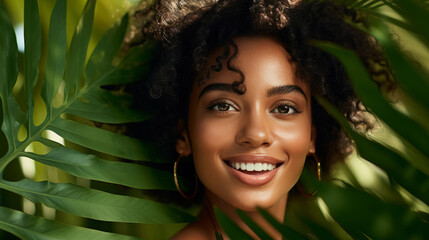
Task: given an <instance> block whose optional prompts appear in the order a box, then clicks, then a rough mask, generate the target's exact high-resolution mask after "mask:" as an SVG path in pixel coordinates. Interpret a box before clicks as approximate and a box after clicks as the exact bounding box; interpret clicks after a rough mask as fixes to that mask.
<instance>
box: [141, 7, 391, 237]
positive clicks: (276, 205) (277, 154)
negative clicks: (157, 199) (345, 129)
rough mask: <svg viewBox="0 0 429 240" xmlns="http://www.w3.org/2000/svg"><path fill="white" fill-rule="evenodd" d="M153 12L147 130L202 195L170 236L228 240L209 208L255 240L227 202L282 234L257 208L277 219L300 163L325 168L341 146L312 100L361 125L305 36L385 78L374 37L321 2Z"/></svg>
mask: <svg viewBox="0 0 429 240" xmlns="http://www.w3.org/2000/svg"><path fill="white" fill-rule="evenodd" d="M189 9H190V10H191V11H190V13H185V14H184V13H183V11H186V10H189ZM158 16H159V17H158V21H157V22H156V24H154V25H153V26H152V28H151V32H152V33H154V34H155V36H156V38H158V39H159V40H161V41H162V47H161V50H160V51H161V52H160V53H159V55H158V58H157V59H156V61H155V62H154V66H153V71H152V73H151V74H150V77H149V79H147V80H146V81H144V87H143V88H142V90H141V94H142V95H143V94H146V93H147V95H148V96H149V97H148V98H142V99H144V101H143V103H142V104H143V105H144V107H145V108H147V106H150V107H151V108H152V110H153V111H154V112H155V116H156V117H155V120H154V121H153V122H152V125H149V124H147V123H146V127H147V126H150V127H147V129H145V130H144V131H145V133H146V137H148V138H152V137H156V139H157V140H158V142H159V143H160V145H161V146H163V150H164V151H166V152H167V153H166V156H167V157H170V158H171V159H177V160H176V162H175V173H176V170H178V169H179V168H184V167H186V166H185V165H181V164H179V160H180V159H182V157H190V158H192V160H193V163H194V166H195V170H194V169H193V168H192V169H191V170H192V171H191V173H190V174H188V175H189V177H190V178H191V179H192V177H193V173H192V172H193V171H195V173H196V174H197V176H198V180H199V181H200V182H201V183H200V186H201V185H202V186H203V187H200V189H199V191H198V192H199V194H201V195H203V199H204V200H203V202H204V204H203V207H202V210H201V213H200V215H199V220H198V221H196V222H194V223H191V224H189V225H188V226H187V227H185V228H184V229H183V230H182V231H180V232H179V233H178V234H177V235H175V236H174V239H215V236H216V233H219V234H221V235H222V236H223V237H224V239H227V236H226V234H225V233H224V232H223V231H222V229H220V228H219V226H218V225H217V223H216V221H215V219H214V217H213V209H212V207H213V205H216V206H217V207H219V208H220V209H221V210H222V211H223V212H225V213H226V214H227V215H228V216H229V217H231V218H232V219H233V220H234V221H235V222H236V223H237V224H238V225H239V226H241V227H242V228H243V229H244V230H245V231H246V232H247V233H248V234H249V235H251V236H253V237H254V238H257V236H256V235H255V234H254V233H253V232H252V231H251V229H250V228H248V227H247V226H246V225H245V224H244V223H243V222H242V221H241V220H240V218H239V217H238V216H237V214H236V212H235V209H236V208H238V209H241V210H244V211H246V212H247V213H248V214H249V215H250V216H251V217H252V218H253V219H254V220H255V221H256V222H257V223H259V224H260V225H261V226H263V228H264V229H265V230H266V231H267V232H268V233H269V234H270V235H272V236H273V237H274V238H275V239H280V238H281V236H280V234H279V233H278V232H276V231H275V230H274V229H272V228H271V227H270V226H269V224H267V223H266V222H264V221H263V219H262V217H260V216H259V215H258V214H257V213H256V212H255V210H256V208H257V207H262V208H264V209H267V210H268V211H269V212H270V213H271V214H272V215H273V216H275V217H276V218H277V219H278V220H279V221H282V220H283V216H284V212H285V208H286V204H287V200H288V196H289V195H290V194H289V192H290V191H291V189H292V188H293V187H294V185H295V184H296V183H297V181H298V179H299V177H300V175H301V172H302V169H303V167H304V163H305V162H306V161H307V162H313V163H316V164H315V165H316V166H317V167H318V173H319V174H320V168H319V167H320V166H322V167H323V172H322V174H323V175H324V176H325V175H327V174H328V172H329V169H330V166H331V165H332V163H333V162H334V161H336V160H341V159H344V157H345V155H346V154H347V152H348V151H349V150H350V147H349V145H350V144H349V141H348V140H347V138H346V137H344V135H343V134H342V132H341V128H340V126H339V125H338V124H337V123H336V122H335V121H334V120H333V119H332V118H331V117H330V116H329V115H328V114H327V113H326V112H325V110H324V109H323V108H321V106H320V105H319V104H318V103H317V102H316V101H315V100H314V98H313V96H316V95H318V96H323V97H325V98H327V99H328V100H330V101H331V102H332V103H334V104H336V106H337V107H338V108H339V109H340V110H341V111H342V112H343V113H344V114H345V115H346V116H347V117H348V118H349V120H350V122H351V123H353V124H354V125H355V126H358V125H362V126H364V127H366V126H368V123H367V122H366V121H364V119H362V118H361V117H360V116H361V114H360V113H362V111H363V110H362V107H361V106H360V104H359V101H358V99H357V98H356V96H355V95H354V93H353V91H352V89H351V86H350V83H349V81H348V79H347V76H346V73H345V71H344V68H343V66H342V65H341V64H340V63H339V62H338V61H337V60H336V59H335V58H334V57H332V56H330V55H329V54H326V53H324V52H323V51H321V50H319V49H317V48H316V47H313V46H312V45H311V44H310V43H309V40H312V39H317V40H325V41H330V42H334V43H337V44H340V45H342V46H344V47H347V48H351V49H354V50H355V51H356V53H357V54H358V55H359V57H360V58H361V60H362V61H363V62H364V63H365V64H366V66H367V68H368V70H369V72H370V73H372V74H373V75H376V74H377V75H378V79H380V81H381V82H383V81H384V82H388V81H390V79H386V78H387V77H386V76H389V75H388V74H385V73H386V70H384V68H383V66H384V65H383V64H384V63H383V59H382V57H381V54H380V53H379V51H378V50H377V48H376V46H375V43H374V41H373V39H371V38H369V37H368V36H367V35H366V34H365V33H363V32H362V31H360V30H358V29H356V28H355V27H353V26H351V25H349V24H348V23H346V22H345V19H348V20H351V21H354V22H362V19H359V18H358V16H357V15H356V13H355V12H354V11H352V10H349V9H347V8H346V7H344V6H342V5H336V4H334V3H331V2H329V1H323V2H318V1H313V2H298V3H292V2H291V3H290V2H288V1H268V0H267V1H249V0H247V1H245V0H233V1H231V0H229V1H222V0H221V1H218V2H214V3H209V4H207V5H206V6H204V7H201V8H200V7H196V6H195V5H192V4H186V3H183V2H182V1H179V2H172V3H171V1H170V2H168V1H165V2H163V3H162V4H161V7H160V8H159V11H158ZM375 63H378V64H377V66H376V64H375ZM376 67H378V69H377V71H376V69H375V68H376ZM380 68H381V70H380ZM154 125H155V126H154ZM150 133H151V134H150ZM167 149H171V150H173V149H174V150H175V152H168V150H167ZM306 159H307V160H306ZM319 164H320V165H319ZM182 166H183V167H182ZM176 185H177V187H178V190H179V191H180V193H181V194H182V195H183V196H184V197H185V198H190V197H191V196H190V195H192V192H186V193H185V192H183V191H182V189H181V186H180V182H176ZM201 188H202V189H201Z"/></svg>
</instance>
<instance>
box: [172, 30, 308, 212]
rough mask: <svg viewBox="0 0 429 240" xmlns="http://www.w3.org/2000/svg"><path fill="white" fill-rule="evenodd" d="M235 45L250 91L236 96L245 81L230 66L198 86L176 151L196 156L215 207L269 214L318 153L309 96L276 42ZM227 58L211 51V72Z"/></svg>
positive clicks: (263, 39) (253, 40) (248, 40)
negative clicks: (307, 161) (219, 204)
mask: <svg viewBox="0 0 429 240" xmlns="http://www.w3.org/2000/svg"><path fill="white" fill-rule="evenodd" d="M234 42H235V43H236V44H237V46H238V55H237V56H236V57H235V58H234V59H233V60H232V61H231V65H232V66H234V67H235V68H237V69H240V70H241V71H242V73H243V74H244V76H245V81H244V86H245V88H246V92H245V93H244V94H242V95H239V94H237V93H235V92H234V91H233V90H232V89H233V88H232V86H231V83H233V82H234V81H237V80H239V79H240V77H239V75H238V74H237V73H235V72H233V71H230V70H228V69H227V67H226V62H225V61H224V62H223V64H222V66H223V67H222V70H221V71H220V72H215V71H211V72H210V78H208V79H206V80H205V81H204V83H202V84H201V83H200V84H199V83H198V81H195V83H194V86H193V88H192V92H191V96H190V101H189V116H188V117H189V121H188V125H187V128H188V129H187V130H188V131H187V132H186V131H184V133H183V134H184V139H185V140H179V142H178V145H177V146H178V150H180V151H184V152H185V153H189V154H190V153H192V155H193V159H194V163H195V169H196V171H197V174H198V176H199V178H200V180H201V182H202V183H203V184H204V186H205V187H206V191H207V194H208V195H209V196H212V197H213V198H216V199H217V200H216V201H222V202H224V203H227V204H229V205H232V206H233V207H235V208H240V209H242V210H254V209H255V208H256V207H257V206H258V207H262V208H269V207H271V206H273V205H274V204H276V203H278V202H279V201H280V200H282V199H283V200H284V199H285V198H286V196H287V193H288V192H289V190H290V189H291V188H292V187H293V186H294V184H295V183H296V182H297V181H298V178H299V176H300V174H301V171H302V168H303V165H304V161H305V157H306V155H307V154H308V153H309V152H314V150H315V149H314V140H315V139H314V138H315V130H314V129H313V131H312V123H311V106H310V102H311V101H310V90H309V88H308V86H307V85H306V84H305V83H303V82H301V81H300V80H299V79H297V77H296V76H295V67H294V64H293V63H291V61H290V57H289V54H288V53H287V52H286V50H285V49H284V48H283V47H282V46H281V44H280V43H279V42H278V41H276V40H275V39H272V38H269V37H240V38H237V39H235V40H234ZM222 53H223V49H220V50H218V51H215V52H213V53H212V54H211V55H210V56H209V59H208V64H207V65H208V66H209V67H210V66H211V65H213V64H215V63H216V60H215V59H216V57H217V56H219V55H222ZM207 69H208V68H207ZM207 69H206V70H204V71H203V72H205V73H206V72H207ZM201 74H203V73H201Z"/></svg>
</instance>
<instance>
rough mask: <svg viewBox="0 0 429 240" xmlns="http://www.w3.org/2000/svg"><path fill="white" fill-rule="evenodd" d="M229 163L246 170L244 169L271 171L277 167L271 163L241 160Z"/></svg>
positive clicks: (238, 168)
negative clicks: (240, 161)
mask: <svg viewBox="0 0 429 240" xmlns="http://www.w3.org/2000/svg"><path fill="white" fill-rule="evenodd" d="M229 165H230V166H231V167H233V168H235V169H237V170H240V169H241V170H244V171H249V172H252V171H256V172H261V171H267V170H268V171H271V170H273V169H275V168H276V165H275V164H271V163H244V162H242V163H239V162H230V163H229Z"/></svg>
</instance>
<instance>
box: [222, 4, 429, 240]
mask: <svg viewBox="0 0 429 240" xmlns="http://www.w3.org/2000/svg"><path fill="white" fill-rule="evenodd" d="M348 2H349V4H350V6H351V7H353V8H355V9H356V10H358V12H359V13H360V14H366V15H367V16H368V17H369V18H370V26H369V27H368V28H364V30H365V31H367V32H368V33H370V34H371V35H372V36H374V38H375V39H376V40H377V41H378V43H379V44H380V45H381V46H382V48H383V51H384V53H385V56H386V58H387V59H388V61H389V64H390V66H391V67H392V70H393V73H394V74H395V77H396V79H397V84H398V88H399V89H398V90H397V91H398V92H400V93H401V96H402V98H403V99H407V100H408V101H407V105H406V106H405V107H406V109H408V110H409V111H408V112H404V111H400V110H398V108H397V107H395V106H394V105H393V104H392V103H391V100H389V99H388V96H387V95H386V94H384V93H383V92H380V90H379V88H378V87H377V85H376V83H375V82H374V81H373V80H372V79H371V78H370V75H369V74H368V72H367V71H366V69H365V67H364V66H363V64H362V63H361V61H360V60H359V58H358V57H357V56H356V54H355V53H354V52H353V51H351V50H349V49H345V48H343V47H340V46H337V45H334V44H332V43H328V42H322V41H316V40H314V41H313V44H315V45H316V46H318V47H319V48H321V49H323V50H324V51H327V52H329V53H330V54H333V55H334V56H336V57H337V58H338V59H339V60H340V61H341V62H342V63H343V64H344V67H345V69H346V71H347V73H348V76H349V77H350V79H351V81H352V84H353V86H354V89H355V92H356V93H357V95H358V96H359V98H360V99H361V100H362V102H363V104H364V105H365V106H366V107H367V109H369V111H370V112H371V113H373V114H374V115H375V116H377V118H378V119H379V120H380V122H382V123H383V124H384V125H385V126H387V127H389V128H390V129H391V130H392V132H393V133H394V134H395V135H397V136H398V138H399V139H400V140H401V142H402V143H403V144H404V146H406V148H407V149H406V150H404V151H399V150H398V149H395V148H392V147H391V146H389V145H388V144H386V143H384V142H378V141H376V140H374V139H371V137H369V136H365V135H363V134H362V133H360V132H359V131H358V130H357V129H353V128H352V127H351V125H350V124H349V123H348V122H347V120H346V119H345V118H344V116H342V114H341V113H340V112H339V111H338V110H337V109H336V108H335V107H333V105H332V104H331V103H330V102H328V101H327V100H326V99H323V98H321V97H318V101H319V102H320V103H321V104H322V106H324V107H325V109H326V110H327V111H328V112H330V114H331V115H332V116H333V117H334V118H335V119H337V121H339V122H340V123H341V125H342V126H343V128H344V130H345V131H346V132H347V134H348V135H349V136H350V137H351V138H352V139H353V140H354V142H355V145H356V149H357V152H358V154H359V155H360V156H361V157H362V158H364V159H365V160H366V161H368V162H370V163H372V164H374V165H375V166H376V167H378V168H379V169H380V170H382V171H383V172H384V173H385V174H386V175H387V176H388V179H389V184H388V186H387V187H388V189H387V190H388V191H390V192H391V193H393V194H391V195H393V196H395V197H391V198H386V197H383V195H385V194H383V193H380V192H376V191H374V190H373V189H372V190H371V189H365V188H363V187H362V186H360V185H359V184H358V183H355V184H354V185H351V184H350V183H346V182H344V181H338V180H332V181H327V180H324V181H322V182H318V181H317V180H315V179H314V177H312V176H311V174H308V173H307V172H305V171H304V173H303V176H302V177H303V179H304V180H306V181H307V182H309V183H310V184H312V185H314V186H316V187H317V190H318V192H317V195H316V197H317V198H319V199H321V200H323V202H324V204H326V206H327V208H328V209H329V213H330V216H332V217H333V219H334V221H332V220H329V219H326V218H324V221H325V222H326V221H328V222H330V223H332V224H334V225H335V222H336V223H338V224H339V225H340V226H341V228H342V230H343V231H345V233H346V235H345V236H344V235H341V236H340V235H338V232H335V231H336V230H335V229H333V228H332V227H327V226H329V224H321V223H320V218H319V219H318V218H316V217H314V216H311V215H310V214H308V213H307V214H301V215H300V217H301V219H300V221H301V222H302V223H303V225H304V227H302V226H301V228H300V229H298V228H296V229H294V228H291V227H290V226H286V225H282V224H280V223H279V222H277V221H276V220H275V219H274V218H273V217H271V216H270V215H269V214H268V213H267V212H265V211H264V210H261V214H262V215H263V216H264V217H265V219H266V220H267V221H268V222H270V223H271V224H272V225H273V226H274V227H276V229H278V230H279V232H281V233H282V234H283V236H284V237H285V238H287V239H344V237H345V238H348V239H427V237H428V236H429V223H428V220H429V218H428V217H429V214H428V206H429V194H428V193H429V177H428V175H429V151H428V149H429V148H428V147H427V143H428V140H429V128H428V125H427V123H428V122H429V118H428V117H427V116H428V110H429V104H428V103H429V98H428V95H427V93H428V90H429V74H428V73H427V72H426V71H425V70H424V69H422V68H421V66H419V65H417V64H416V63H415V61H414V60H412V59H410V58H409V56H408V55H407V54H405V53H404V52H403V50H401V49H400V47H399V46H398V42H396V41H395V40H393V37H392V35H391V34H390V33H389V31H388V29H389V27H388V25H386V22H387V23H390V24H394V25H396V26H399V27H401V28H403V29H405V30H407V31H409V32H410V33H412V34H413V35H415V36H416V38H417V39H418V40H419V41H420V42H421V44H423V45H424V46H425V47H426V49H427V48H428V47H429V34H428V33H429V31H428V29H427V28H428V25H427V24H426V23H425V22H426V19H427V16H429V8H428V6H429V2H428V1H416V0H411V1H408V0H407V1H406V0H397V1H383V0H361V1H348ZM383 7H389V8H390V9H391V10H393V11H395V13H396V14H398V15H399V16H400V17H399V18H393V17H391V16H388V15H385V14H384V13H383V11H380V9H381V8H383ZM357 27H362V26H357ZM413 109H418V111H415V110H414V111H413ZM410 152H411V154H410ZM313 204H314V203H313ZM417 205H420V206H424V207H416V206H417ZM422 209H423V210H422ZM301 210H302V208H301ZM237 211H238V210H237ZM304 212H305V211H304ZM238 213H239V216H240V217H241V218H242V219H243V221H244V222H245V223H246V224H247V225H249V226H251V227H252V229H254V230H255V231H254V232H255V233H256V234H257V235H258V236H259V237H261V239H270V238H268V237H266V236H265V234H266V233H264V232H263V231H261V229H260V228H259V227H258V228H254V223H253V222H251V219H250V218H249V217H247V216H246V215H245V214H243V213H242V212H240V211H238ZM216 215H217V219H218V221H219V222H220V225H221V226H222V227H223V229H224V230H225V231H226V233H227V234H228V235H229V236H230V237H231V238H233V239H244V238H246V237H248V236H247V235H246V234H245V233H243V232H242V231H241V230H239V229H238V228H237V227H234V225H233V224H231V223H230V220H229V219H228V218H227V217H226V216H225V215H224V214H223V213H222V212H220V211H216ZM285 224H289V223H288V222H287V221H286V223H285ZM332 224H331V225H332ZM303 229H304V230H303ZM243 235H246V236H243Z"/></svg>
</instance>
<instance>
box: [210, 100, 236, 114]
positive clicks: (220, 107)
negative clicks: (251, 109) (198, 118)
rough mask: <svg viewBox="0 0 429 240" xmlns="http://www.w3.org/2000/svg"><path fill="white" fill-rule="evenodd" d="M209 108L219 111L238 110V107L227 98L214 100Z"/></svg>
mask: <svg viewBox="0 0 429 240" xmlns="http://www.w3.org/2000/svg"><path fill="white" fill-rule="evenodd" d="M209 109H210V110H214V111H218V112H228V111H238V108H237V107H236V106H235V105H234V104H232V103H229V102H227V101H225V100H220V101H217V102H214V103H213V104H212V105H211V106H210V107H209Z"/></svg>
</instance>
